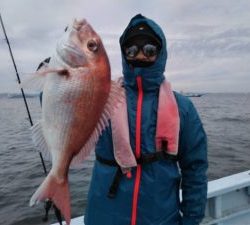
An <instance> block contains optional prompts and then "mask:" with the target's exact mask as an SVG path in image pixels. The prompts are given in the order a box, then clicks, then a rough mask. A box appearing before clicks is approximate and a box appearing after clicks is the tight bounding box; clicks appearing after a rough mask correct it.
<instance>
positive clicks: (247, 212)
mask: <svg viewBox="0 0 250 225" xmlns="http://www.w3.org/2000/svg"><path fill="white" fill-rule="evenodd" d="M180 195H181V194H180ZM207 199H208V201H207V206H206V216H205V218H204V220H203V222H202V224H201V225H250V170H248V171H245V172H242V173H238V174H234V175H231V176H227V177H223V178H220V179H218V180H213V181H210V182H208V194H207ZM64 224H65V223H64ZM52 225H59V224H58V223H55V224H52ZM71 225H84V224H83V217H77V218H74V219H72V220H71Z"/></svg>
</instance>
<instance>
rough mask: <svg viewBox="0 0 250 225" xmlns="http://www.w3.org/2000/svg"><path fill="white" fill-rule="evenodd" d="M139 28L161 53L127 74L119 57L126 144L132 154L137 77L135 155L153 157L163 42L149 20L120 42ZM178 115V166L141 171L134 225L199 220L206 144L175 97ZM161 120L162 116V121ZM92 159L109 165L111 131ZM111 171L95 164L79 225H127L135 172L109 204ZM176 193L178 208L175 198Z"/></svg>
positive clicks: (187, 224) (189, 109)
mask: <svg viewBox="0 0 250 225" xmlns="http://www.w3.org/2000/svg"><path fill="white" fill-rule="evenodd" d="M141 22H145V23H147V24H148V25H149V26H150V27H151V28H152V29H153V30H154V31H155V32H156V34H157V35H158V36H159V37H160V38H161V40H162V49H161V52H160V54H159V56H158V58H157V60H156V62H155V63H154V65H152V66H150V67H145V68H131V67H130V66H129V65H128V64H127V62H126V60H125V58H124V57H123V56H122V63H123V74H124V86H125V89H126V97H127V106H128V121H129V130H130V143H131V146H132V149H133V150H134V149H135V138H136V133H135V130H136V111H137V99H138V89H137V83H136V77H137V76H141V77H142V87H143V101H142V113H141V152H142V153H144V154H145V153H151V152H155V134H156V120H157V107H158V95H159V87H160V84H161V83H162V81H163V80H164V75H163V73H164V70H165V64H166V60H167V50H166V40H165V36H164V34H163V32H162V30H161V28H160V27H159V26H158V25H157V24H155V23H154V22H153V21H152V20H150V19H147V18H146V17H143V16H142V15H140V14H139V15H137V16H135V17H134V18H132V20H131V21H130V23H129V25H128V27H127V28H126V30H125V31H124V33H123V35H122V36H121V38H120V43H122V42H123V38H124V34H125V33H126V32H127V31H128V29H130V28H131V27H132V26H134V25H136V24H138V23H141ZM175 97H176V100H177V104H178V108H179V114H180V123H181V124H180V134H179V135H180V138H179V154H178V157H179V160H178V163H176V162H174V161H167V160H161V161H157V162H154V163H150V164H147V165H143V166H142V175H141V179H140V186H139V194H138V205H137V218H136V225H197V224H199V222H200V221H201V220H202V218H203V217H204V211H205V205H206V196H207V176H206V170H207V167H208V162H207V139H206V134H205V132H204V129H203V126H202V123H201V121H200V118H199V116H198V114H197V111H196V109H195V108H194V106H193V104H192V102H191V101H190V100H189V99H188V98H187V97H184V96H182V95H180V94H178V93H175ZM166 116H167V115H166ZM96 154H98V155H100V156H101V157H103V158H105V159H109V160H114V155H113V145H112V130H111V127H108V128H107V129H106V130H105V131H104V132H103V133H102V135H101V137H100V139H99V141H98V143H97V146H96ZM115 172H116V168H115V167H112V166H109V165H105V164H103V163H100V162H99V161H95V164H94V168H93V174H92V180H91V184H90V189H89V193H88V203H87V208H86V211H85V218H84V222H85V225H130V224H131V214H132V201H133V192H134V183H135V173H136V168H134V169H133V170H132V178H131V179H128V178H127V177H125V176H123V177H122V179H121V182H120V185H119V188H118V191H117V194H116V196H115V198H114V199H110V198H108V197H107V194H108V191H109V188H110V185H111V183H112V181H113V178H114V175H115ZM179 188H181V189H182V202H180V198H179Z"/></svg>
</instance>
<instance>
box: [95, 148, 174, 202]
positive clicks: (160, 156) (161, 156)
mask: <svg viewBox="0 0 250 225" xmlns="http://www.w3.org/2000/svg"><path fill="white" fill-rule="evenodd" d="M96 160H97V161H98V162H100V163H102V164H105V165H108V166H113V167H117V171H116V173H115V175H114V178H113V181H112V184H111V186H110V188H109V192H108V197H109V198H114V197H115V195H116V193H117V190H118V187H119V184H120V180H121V178H122V176H123V173H122V170H121V168H120V167H119V165H118V163H117V162H116V161H115V160H109V159H105V158H103V157H102V156H100V155H97V154H96ZM160 160H170V161H177V160H178V158H177V156H176V155H171V154H169V153H167V152H166V151H159V152H154V153H147V154H141V157H140V158H139V159H137V164H140V165H145V164H149V163H153V162H157V161H160Z"/></svg>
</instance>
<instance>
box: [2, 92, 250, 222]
mask: <svg viewBox="0 0 250 225" xmlns="http://www.w3.org/2000/svg"><path fill="white" fill-rule="evenodd" d="M191 100H192V101H193V103H194V105H195V106H196V108H197V110H198V112H199V115H200V117H201V120H202V122H203V125H204V128H205V130H206V133H207V136H208V159H209V169H208V179H209V180H213V179H217V178H220V177H223V176H227V175H231V174H234V173H238V172H242V171H245V170H249V169H250V135H249V134H250V93H246V94H243V93H241V94H221V93H220V94H205V95H203V96H202V97H197V98H191ZM28 104H29V107H30V109H31V115H32V119H33V122H34V123H35V122H36V121H37V120H38V119H39V118H40V116H41V108H40V103H39V99H38V98H29V99H28ZM29 128H30V123H29V120H28V117H27V113H26V110H25V107H24V103H23V100H22V99H21V98H8V97H7V96H4V95H3V96H0V224H4V225H43V224H44V225H47V224H50V223H51V222H53V221H56V219H55V216H54V212H53V210H51V211H50V213H49V221H48V222H43V221H42V218H43V217H44V213H45V211H44V208H43V207H44V205H43V204H42V203H41V204H39V205H37V206H35V207H33V208H31V207H29V199H30V197H31V195H32V193H33V192H34V191H35V190H36V189H37V187H38V186H39V185H40V184H41V182H42V181H43V179H44V172H43V167H42V164H41V160H40V157H39V154H38V152H37V151H36V150H35V148H34V146H33V145H32V142H31V138H30V130H29ZM93 162H94V156H93V155H92V156H91V157H90V158H89V159H88V160H87V161H86V162H85V163H84V165H83V168H82V169H80V170H77V169H75V170H71V171H70V174H69V179H70V189H71V199H72V203H71V205H72V217H75V216H80V215H82V214H84V210H85V206H86V198H87V192H88V188H89V182H90V179H91V171H92V166H93ZM50 167H51V164H50V163H49V162H46V168H47V170H49V169H50Z"/></svg>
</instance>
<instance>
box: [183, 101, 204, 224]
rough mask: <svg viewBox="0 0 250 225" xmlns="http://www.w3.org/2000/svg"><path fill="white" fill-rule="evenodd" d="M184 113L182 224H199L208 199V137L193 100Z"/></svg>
mask: <svg viewBox="0 0 250 225" xmlns="http://www.w3.org/2000/svg"><path fill="white" fill-rule="evenodd" d="M183 117H184V118H183V124H182V125H181V133H180V149H179V151H180V152H179V157H180V158H179V166H180V170H181V176H182V179H181V189H182V202H181V212H182V214H183V217H182V225H198V224H199V223H200V222H201V220H202V219H203V217H204V213H205V207H206V199H207V175H206V171H207V168H208V161H207V137H206V134H205V131H204V129H203V126H202V123H201V120H200V118H199V116H198V113H197V111H196V109H195V107H194V106H193V104H192V102H191V101H189V104H188V107H187V111H186V113H185V114H184V115H183Z"/></svg>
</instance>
